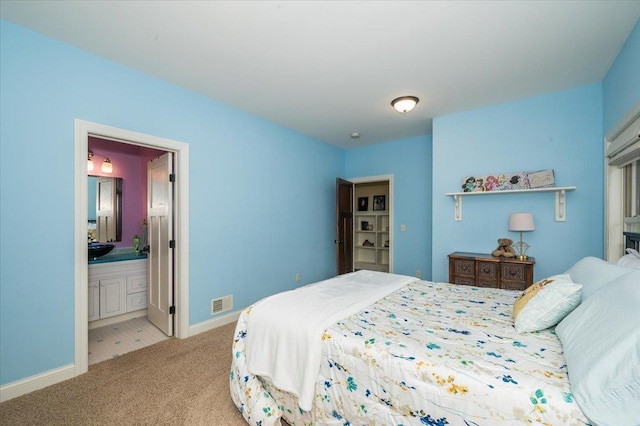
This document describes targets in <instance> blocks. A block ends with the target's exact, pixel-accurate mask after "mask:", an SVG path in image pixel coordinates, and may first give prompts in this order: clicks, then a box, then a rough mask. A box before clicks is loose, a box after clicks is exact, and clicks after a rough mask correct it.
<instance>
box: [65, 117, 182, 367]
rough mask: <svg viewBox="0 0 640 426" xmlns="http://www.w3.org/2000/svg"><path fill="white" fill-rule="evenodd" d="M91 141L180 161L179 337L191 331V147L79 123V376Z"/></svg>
mask: <svg viewBox="0 0 640 426" xmlns="http://www.w3.org/2000/svg"><path fill="white" fill-rule="evenodd" d="M90 137H95V138H99V139H104V140H109V141H115V142H118V143H122V144H126V145H135V146H138V147H143V148H148V149H154V150H160V151H164V152H169V153H172V154H173V156H174V158H175V161H174V163H175V169H174V174H175V175H176V179H175V201H174V204H175V212H174V215H175V220H174V224H175V229H174V234H173V240H175V242H174V243H173V245H174V246H175V249H174V250H175V251H174V264H173V266H174V270H173V274H174V277H175V287H174V289H175V293H174V296H175V299H174V301H173V306H174V308H173V309H172V310H173V311H174V324H175V336H176V337H178V338H185V337H188V330H189V328H188V327H189V324H188V320H189V303H188V301H189V297H188V294H189V274H188V271H189V255H188V247H189V241H188V238H189V232H188V230H189V223H188V218H189V214H188V213H189V212H188V208H189V207H188V206H189V202H188V200H189V198H188V195H189V173H188V170H189V146H188V145H187V144H184V143H181V142H177V141H173V140H169V139H163V138H158V137H155V136H151V135H146V134H143V133H137V132H132V131H128V130H124V129H119V128H115V127H109V126H104V125H101V124H96V123H91V122H86V121H82V120H76V121H75V138H74V152H75V158H74V164H75V166H74V206H75V208H74V213H75V214H74V217H75V219H74V222H75V236H74V241H75V244H74V245H75V312H74V314H75V315H74V316H75V363H74V368H75V375H76V376H77V375H80V374H83V373H85V372H86V371H87V370H88V338H87V336H88V311H89V307H88V253H87V222H88V212H87V205H88V183H87V172H88V170H87V152H88V141H89V138H90Z"/></svg>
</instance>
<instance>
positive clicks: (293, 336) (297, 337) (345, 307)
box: [246, 270, 416, 411]
mask: <svg viewBox="0 0 640 426" xmlns="http://www.w3.org/2000/svg"><path fill="white" fill-rule="evenodd" d="M415 280H416V278H413V277H409V276H405V275H395V274H387V273H383V272H375V271H365V270H361V271H357V272H352V273H349V274H345V275H340V276H337V277H335V278H331V279H328V280H325V281H320V282H318V283H316V284H313V285H309V286H306V287H301V288H298V289H295V290H291V291H287V292H284V293H279V294H276V295H273V296H270V297H267V298H265V299H262V300H261V301H259V302H257V303H256V304H254V305H253V306H252V307H251V310H250V312H249V315H248V320H247V337H246V355H247V368H248V370H249V372H250V373H252V374H254V375H258V376H264V377H267V378H269V379H270V380H271V382H272V383H273V384H274V385H275V386H277V387H278V388H280V389H282V390H285V391H287V392H290V393H292V394H293V395H295V396H297V397H298V400H299V405H300V408H301V409H303V410H305V411H309V410H311V407H312V405H313V394H314V386H315V382H316V380H317V377H318V372H319V369H320V358H321V340H322V334H323V333H324V331H325V330H326V329H327V328H328V327H329V326H330V325H331V324H333V323H335V322H336V321H338V320H340V319H342V318H346V317H348V316H350V315H353V314H355V313H356V312H358V311H361V310H363V309H364V308H366V307H367V306H370V305H372V304H373V303H375V302H376V301H378V300H380V299H382V298H383V297H385V296H387V295H388V294H390V293H392V292H393V291H395V290H397V289H399V288H400V287H402V286H404V285H406V284H408V283H409V282H412V281H415Z"/></svg>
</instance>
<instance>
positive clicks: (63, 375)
mask: <svg viewBox="0 0 640 426" xmlns="http://www.w3.org/2000/svg"><path fill="white" fill-rule="evenodd" d="M84 162H85V163H86V162H87V160H84ZM85 180H86V179H85ZM85 251H86V250H85ZM75 376H76V374H75V367H74V366H73V364H69V365H65V366H62V367H58V368H54V369H53V370H49V371H45V372H44V373H40V374H36V375H35V376H31V377H27V378H25V379H21V380H17V381H15V382H11V383H7V384H6V385H3V386H2V387H0V402H4V401H8V400H10V399H13V398H17V397H19V396H20V395H24V394H27V393H29V392H33V391H36V390H38V389H42V388H46V387H47V386H51V385H55V384H56V383H59V382H62V381H65V380H68V379H72V378H73V377H75Z"/></svg>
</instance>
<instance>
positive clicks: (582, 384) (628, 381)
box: [556, 271, 640, 426]
mask: <svg viewBox="0 0 640 426" xmlns="http://www.w3.org/2000/svg"><path fill="white" fill-rule="evenodd" d="M639 307H640V271H634V272H632V273H630V274H626V275H624V276H622V277H619V278H616V279H615V280H614V281H612V282H610V283H607V284H606V285H605V286H604V287H603V288H602V289H601V290H600V291H598V292H597V293H594V294H593V295H592V296H591V297H590V298H589V299H587V300H585V301H584V302H582V304H581V305H580V306H578V307H577V308H576V309H574V311H573V312H571V313H570V314H569V315H567V317H566V318H565V319H563V320H562V321H561V322H560V324H558V326H557V327H556V334H557V335H558V337H559V338H560V341H561V342H562V347H563V350H564V355H565V359H566V361H567V369H568V372H569V379H570V381H571V392H572V393H573V395H574V397H575V399H576V402H577V403H578V405H579V406H580V408H581V409H582V411H583V412H584V414H585V415H586V416H587V417H589V419H590V420H591V421H592V422H594V423H596V424H598V425H602V426H605V425H611V426H619V425H638V424H640V309H639Z"/></svg>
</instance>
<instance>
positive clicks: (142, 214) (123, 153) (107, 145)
mask: <svg viewBox="0 0 640 426" xmlns="http://www.w3.org/2000/svg"><path fill="white" fill-rule="evenodd" d="M89 149H90V150H91V151H93V164H94V169H93V171H91V172H89V174H90V175H93V176H112V177H119V178H122V241H119V242H116V243H115V244H116V247H131V246H132V245H133V236H134V235H140V233H141V229H142V228H141V225H142V221H143V219H145V218H146V216H147V171H146V165H147V161H148V160H149V159H151V158H154V157H157V156H159V155H161V154H162V153H163V152H162V151H158V150H154V149H150V148H143V147H139V146H137V145H130V144H125V143H119V142H114V141H109V140H103V139H98V138H94V137H89ZM105 158H109V159H110V160H111V164H113V173H111V174H107V173H103V172H102V171H101V170H100V168H101V165H102V162H103V161H104V159H105Z"/></svg>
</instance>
